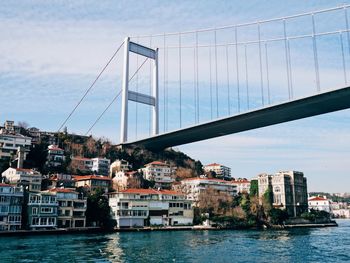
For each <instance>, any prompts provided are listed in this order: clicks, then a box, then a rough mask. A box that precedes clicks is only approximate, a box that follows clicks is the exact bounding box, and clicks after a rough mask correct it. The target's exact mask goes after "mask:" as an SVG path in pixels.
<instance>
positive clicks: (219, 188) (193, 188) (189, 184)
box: [174, 177, 237, 203]
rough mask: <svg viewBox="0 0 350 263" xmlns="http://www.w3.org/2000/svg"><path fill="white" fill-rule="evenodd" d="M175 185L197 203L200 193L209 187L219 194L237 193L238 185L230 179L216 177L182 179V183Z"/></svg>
mask: <svg viewBox="0 0 350 263" xmlns="http://www.w3.org/2000/svg"><path fill="white" fill-rule="evenodd" d="M174 187H175V189H176V190H178V191H181V192H182V193H184V194H185V195H186V198H187V199H188V200H192V201H194V202H195V203H196V202H197V201H198V200H199V196H200V194H201V193H203V192H205V191H206V190H207V189H209V188H210V189H213V190H215V192H217V193H219V194H220V193H222V194H229V195H230V196H235V195H237V186H236V185H235V184H232V183H231V182H230V181H225V180H221V179H214V178H199V177H195V178H188V179H184V180H182V181H181V184H177V185H175V186H174Z"/></svg>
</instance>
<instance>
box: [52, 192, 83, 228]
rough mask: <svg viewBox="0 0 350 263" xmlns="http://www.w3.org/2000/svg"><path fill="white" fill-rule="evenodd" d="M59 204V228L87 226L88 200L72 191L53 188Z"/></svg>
mask: <svg viewBox="0 0 350 263" xmlns="http://www.w3.org/2000/svg"><path fill="white" fill-rule="evenodd" d="M50 192H53V193H56V197H57V202H58V216H57V227H59V228H77V227H85V226H86V216H85V212H86V208H87V206H86V202H87V201H86V198H84V197H83V196H82V195H80V194H79V193H78V192H76V191H74V190H72V189H65V188H53V189H51V190H50Z"/></svg>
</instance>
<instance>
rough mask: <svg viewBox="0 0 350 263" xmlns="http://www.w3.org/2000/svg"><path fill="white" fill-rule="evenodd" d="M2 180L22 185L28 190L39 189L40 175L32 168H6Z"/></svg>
mask: <svg viewBox="0 0 350 263" xmlns="http://www.w3.org/2000/svg"><path fill="white" fill-rule="evenodd" d="M1 175H2V178H3V181H4V182H6V183H10V184H16V185H18V186H23V187H25V188H26V190H28V191H40V190H41V181H42V175H41V173H40V172H38V171H35V170H33V169H23V168H8V169H7V170H6V171H4V172H3V173H2V174H1Z"/></svg>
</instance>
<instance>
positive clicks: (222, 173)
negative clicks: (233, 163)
mask: <svg viewBox="0 0 350 263" xmlns="http://www.w3.org/2000/svg"><path fill="white" fill-rule="evenodd" d="M203 170H204V172H205V173H209V172H214V173H215V174H216V176H217V177H221V178H231V168H229V167H227V166H224V165H222V164H218V163H211V164H207V165H204V166H203Z"/></svg>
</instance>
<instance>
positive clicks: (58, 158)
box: [46, 145, 66, 167]
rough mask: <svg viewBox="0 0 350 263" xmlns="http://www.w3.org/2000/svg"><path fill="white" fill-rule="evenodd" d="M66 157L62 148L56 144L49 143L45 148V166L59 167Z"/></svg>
mask: <svg viewBox="0 0 350 263" xmlns="http://www.w3.org/2000/svg"><path fill="white" fill-rule="evenodd" d="M65 159H66V157H65V156H64V150H63V149H61V148H59V147H58V146H57V145H50V146H48V148H47V163H46V164H47V166H48V167H61V166H62V164H63V162H64V161H65Z"/></svg>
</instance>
